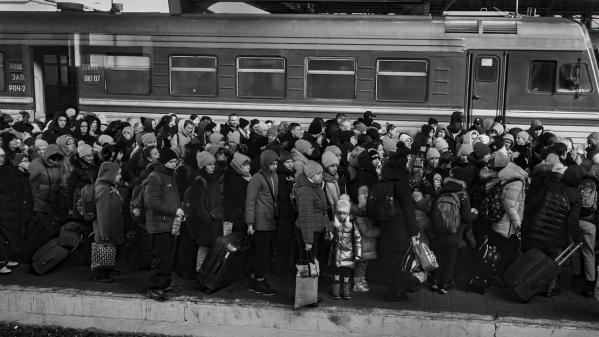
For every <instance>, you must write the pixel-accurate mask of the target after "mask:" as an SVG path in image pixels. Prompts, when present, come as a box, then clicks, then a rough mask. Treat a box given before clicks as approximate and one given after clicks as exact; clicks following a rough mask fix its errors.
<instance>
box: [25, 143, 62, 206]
mask: <svg viewBox="0 0 599 337" xmlns="http://www.w3.org/2000/svg"><path fill="white" fill-rule="evenodd" d="M55 154H60V155H61V156H63V155H62V152H61V151H60V147H58V145H56V144H50V146H48V150H46V154H45V156H44V158H37V159H35V160H34V161H33V162H31V166H30V167H29V181H30V182H31V190H32V192H33V200H34V206H33V211H34V212H41V213H54V212H56V210H62V209H64V198H63V195H62V194H61V192H60V190H61V188H62V187H63V184H62V182H63V179H62V177H63V170H64V167H63V165H62V162H61V163H58V165H56V166H50V164H49V163H48V158H49V157H51V156H52V155H55ZM63 160H64V156H63Z"/></svg>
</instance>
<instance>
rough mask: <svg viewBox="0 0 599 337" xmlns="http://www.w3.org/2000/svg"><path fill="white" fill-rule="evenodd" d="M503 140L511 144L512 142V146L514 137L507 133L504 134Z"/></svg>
mask: <svg viewBox="0 0 599 337" xmlns="http://www.w3.org/2000/svg"><path fill="white" fill-rule="evenodd" d="M503 140H504V141H506V140H509V141H511V142H512V144H514V136H512V135H511V134H509V133H506V134H505V135H504V136H503Z"/></svg>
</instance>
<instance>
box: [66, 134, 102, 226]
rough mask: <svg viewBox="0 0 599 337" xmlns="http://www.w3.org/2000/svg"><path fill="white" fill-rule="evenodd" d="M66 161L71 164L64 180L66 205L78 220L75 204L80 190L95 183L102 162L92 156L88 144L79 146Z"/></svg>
mask: <svg viewBox="0 0 599 337" xmlns="http://www.w3.org/2000/svg"><path fill="white" fill-rule="evenodd" d="M65 160H66V159H65ZM68 160H70V162H71V167H72V170H71V172H70V173H69V174H68V176H67V179H66V185H65V194H66V205H67V207H69V210H70V211H72V212H73V216H75V218H77V219H80V218H81V217H82V214H79V212H78V211H77V207H75V202H76V201H77V199H79V193H80V191H81V188H82V187H83V186H85V185H87V184H93V183H94V182H95V181H96V179H97V177H98V170H99V169H100V165H101V164H102V161H101V160H100V158H98V157H97V156H96V155H94V153H93V150H92V147H91V146H89V145H88V144H83V145H81V146H79V147H78V148H77V153H75V154H73V155H72V156H71V158H69V159H68Z"/></svg>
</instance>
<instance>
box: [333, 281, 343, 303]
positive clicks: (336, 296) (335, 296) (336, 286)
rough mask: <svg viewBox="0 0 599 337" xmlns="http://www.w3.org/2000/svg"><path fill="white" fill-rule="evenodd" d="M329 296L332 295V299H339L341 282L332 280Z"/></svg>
mask: <svg viewBox="0 0 599 337" xmlns="http://www.w3.org/2000/svg"><path fill="white" fill-rule="evenodd" d="M331 296H333V299H334V300H340V299H341V283H339V282H333V287H332V288H331Z"/></svg>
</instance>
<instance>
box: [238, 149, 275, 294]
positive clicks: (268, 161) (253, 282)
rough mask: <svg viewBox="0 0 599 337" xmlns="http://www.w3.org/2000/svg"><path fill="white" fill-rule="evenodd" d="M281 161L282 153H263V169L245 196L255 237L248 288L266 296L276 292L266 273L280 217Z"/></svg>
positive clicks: (247, 219) (252, 180)
mask: <svg viewBox="0 0 599 337" xmlns="http://www.w3.org/2000/svg"><path fill="white" fill-rule="evenodd" d="M278 160H279V156H278V155H277V154H276V153H275V152H274V151H272V150H266V151H264V152H262V154H261V155H260V166H261V169H260V171H259V172H258V173H256V174H254V175H253V176H252V179H250V182H249V184H248V187H247V197H246V199H245V222H246V223H247V225H248V230H247V232H248V234H250V235H253V237H254V256H253V261H252V273H251V274H250V284H249V287H248V289H249V290H250V291H253V292H256V293H258V294H262V295H266V296H272V295H274V294H276V291H274V290H273V289H271V288H270V285H269V284H268V282H266V279H265V278H264V276H265V274H266V271H267V270H268V266H269V256H270V244H271V241H272V238H273V234H274V231H275V228H276V223H277V218H278V216H279V214H278V212H279V205H278V197H277V196H278V192H279V178H278V176H277V167H278Z"/></svg>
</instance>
